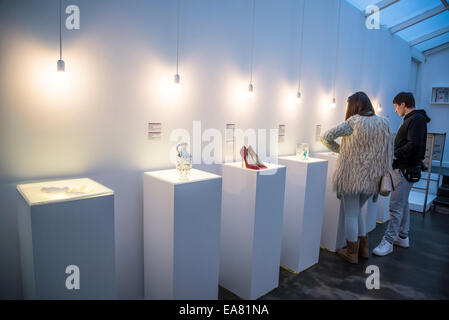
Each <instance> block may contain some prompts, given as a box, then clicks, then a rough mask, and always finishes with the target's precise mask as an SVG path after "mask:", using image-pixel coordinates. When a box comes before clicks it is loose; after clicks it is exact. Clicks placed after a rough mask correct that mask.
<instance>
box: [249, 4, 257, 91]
mask: <svg viewBox="0 0 449 320" xmlns="http://www.w3.org/2000/svg"><path fill="white" fill-rule="evenodd" d="M255 22H256V0H253V23H252V26H251V60H250V81H249V83H251V84H252V83H253V60H254V25H255Z"/></svg>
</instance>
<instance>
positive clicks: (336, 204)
mask: <svg viewBox="0 0 449 320" xmlns="http://www.w3.org/2000/svg"><path fill="white" fill-rule="evenodd" d="M315 156H316V157H317V158H320V159H324V160H327V161H328V168H327V179H326V195H325V200H324V213H323V229H322V231H321V247H323V248H324V249H327V250H330V251H333V252H335V251H337V250H338V249H340V248H343V247H344V246H345V243H346V240H345V238H346V237H345V223H344V214H343V209H342V205H341V203H340V200H339V199H338V198H337V194H336V193H335V191H334V190H333V185H332V176H333V174H334V171H335V166H336V163H337V157H338V154H336V153H334V152H320V153H317V154H316V155H315Z"/></svg>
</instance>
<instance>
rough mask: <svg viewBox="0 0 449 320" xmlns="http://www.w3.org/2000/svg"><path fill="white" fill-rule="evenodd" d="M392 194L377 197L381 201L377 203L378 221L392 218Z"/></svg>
mask: <svg viewBox="0 0 449 320" xmlns="http://www.w3.org/2000/svg"><path fill="white" fill-rule="evenodd" d="M390 196H391V195H389V196H388V197H382V196H381V195H379V198H378V199H377V202H379V203H378V205H377V222H379V223H384V222H386V221H388V220H390Z"/></svg>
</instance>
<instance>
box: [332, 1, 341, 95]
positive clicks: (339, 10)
mask: <svg viewBox="0 0 449 320" xmlns="http://www.w3.org/2000/svg"><path fill="white" fill-rule="evenodd" d="M340 15H341V0H338V21H337V49H336V51H335V65H334V96H333V98H335V81H336V80H337V63H338V47H339V44H340Z"/></svg>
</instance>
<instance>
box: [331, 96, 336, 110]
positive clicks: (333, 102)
mask: <svg viewBox="0 0 449 320" xmlns="http://www.w3.org/2000/svg"><path fill="white" fill-rule="evenodd" d="M331 107H332V109H335V108H336V107H337V103H336V102H335V98H332V104H331Z"/></svg>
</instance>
